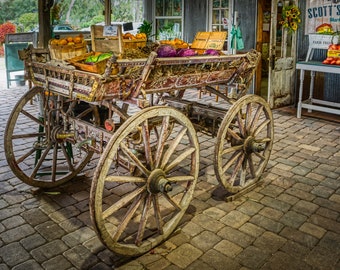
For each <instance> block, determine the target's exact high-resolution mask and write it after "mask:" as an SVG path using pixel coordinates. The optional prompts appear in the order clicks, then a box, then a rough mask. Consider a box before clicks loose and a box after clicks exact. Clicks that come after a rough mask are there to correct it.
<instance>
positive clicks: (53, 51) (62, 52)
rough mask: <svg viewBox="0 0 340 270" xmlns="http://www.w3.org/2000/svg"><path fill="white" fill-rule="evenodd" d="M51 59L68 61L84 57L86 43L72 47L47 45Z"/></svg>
mask: <svg viewBox="0 0 340 270" xmlns="http://www.w3.org/2000/svg"><path fill="white" fill-rule="evenodd" d="M48 48H49V50H50V55H51V59H55V60H68V59H71V58H73V57H76V56H80V55H84V54H86V52H87V49H86V42H85V41H83V42H82V43H78V44H73V45H55V44H49V45H48Z"/></svg>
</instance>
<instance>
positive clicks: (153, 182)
mask: <svg viewBox="0 0 340 270" xmlns="http://www.w3.org/2000/svg"><path fill="white" fill-rule="evenodd" d="M147 188H148V191H149V192H150V193H152V194H157V193H159V192H162V193H167V192H170V191H172V186H171V183H170V182H169V181H168V180H167V179H166V177H165V173H164V172H163V170H161V169H155V170H154V171H152V172H151V174H150V176H149V178H148V180H147Z"/></svg>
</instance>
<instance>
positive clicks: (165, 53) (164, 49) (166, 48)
mask: <svg viewBox="0 0 340 270" xmlns="http://www.w3.org/2000/svg"><path fill="white" fill-rule="evenodd" d="M157 55H158V57H174V56H176V49H175V48H174V47H172V46H171V45H162V46H160V47H159V48H158V49H157Z"/></svg>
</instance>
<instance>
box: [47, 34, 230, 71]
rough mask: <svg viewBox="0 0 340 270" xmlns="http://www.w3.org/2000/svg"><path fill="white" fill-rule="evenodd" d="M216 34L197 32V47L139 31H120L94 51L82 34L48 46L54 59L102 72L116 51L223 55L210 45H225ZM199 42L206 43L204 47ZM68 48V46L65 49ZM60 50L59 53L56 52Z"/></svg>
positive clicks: (122, 55)
mask: <svg viewBox="0 0 340 270" xmlns="http://www.w3.org/2000/svg"><path fill="white" fill-rule="evenodd" d="M99 33H101V32H99ZM97 34H98V33H97ZM97 34H96V32H93V33H91V35H94V36H93V37H97ZM213 34H214V35H215V36H216V34H219V35H218V36H216V37H215V36H212V35H211V33H209V32H204V33H199V34H198V35H197V36H196V37H197V38H199V39H198V40H196V39H195V42H194V43H195V44H196V45H195V47H194V46H190V45H191V44H189V43H188V42H186V41H184V40H182V39H180V38H174V39H172V40H160V41H158V42H150V41H149V42H148V43H147V39H148V36H147V34H146V33H144V32H139V33H137V34H136V35H133V34H132V33H124V34H122V33H121V34H119V35H118V38H117V39H110V40H109V41H110V42H111V43H112V46H109V47H108V48H106V47H105V49H104V50H101V51H97V50H95V49H97V47H92V48H95V49H94V50H93V51H91V52H87V51H84V50H85V44H86V42H85V40H84V38H83V36H82V35H79V36H75V37H72V36H70V37H67V38H62V39H55V38H53V39H51V40H50V42H49V48H50V53H51V55H52V56H53V57H52V59H56V60H67V62H69V63H70V64H71V65H73V66H75V67H76V68H77V69H81V70H83V71H87V72H91V73H97V74H103V73H104V71H105V69H106V63H107V60H108V59H110V58H111V57H112V55H113V54H115V56H116V57H117V59H141V58H148V57H149V55H150V53H151V52H152V51H154V52H156V53H157V56H158V57H160V58H164V57H192V56H196V55H201V56H218V55H222V54H223V53H222V52H221V50H219V49H212V48H210V47H209V46H207V44H208V45H209V44H210V43H211V42H213V43H214V44H215V43H216V44H219V47H222V46H221V45H222V44H223V43H224V42H225V39H224V36H220V33H213ZM222 34H223V35H225V33H222ZM98 35H99V34H98ZM204 38H208V40H205V41H204ZM94 40H95V39H94ZM92 42H93V38H92ZM209 42H210V43H209ZM119 44H120V45H119ZM80 45H81V46H82V47H81V51H79V50H74V49H75V48H77V46H80ZM113 45H114V46H113ZM200 45H202V46H203V45H204V46H203V47H202V46H200ZM111 47H112V48H111ZM66 48H68V49H67V50H65V49H66ZM103 48H104V47H103ZM106 49H108V50H110V52H108V51H106ZM57 53H59V54H58V55H57ZM61 53H62V54H61Z"/></svg>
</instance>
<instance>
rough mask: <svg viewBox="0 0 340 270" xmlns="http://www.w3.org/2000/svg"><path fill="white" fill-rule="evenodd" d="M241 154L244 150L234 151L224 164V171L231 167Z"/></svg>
mask: <svg viewBox="0 0 340 270" xmlns="http://www.w3.org/2000/svg"><path fill="white" fill-rule="evenodd" d="M240 155H242V151H237V152H235V153H233V155H232V156H231V157H230V159H229V160H228V162H227V163H226V164H225V165H224V166H223V169H222V171H223V173H225V172H226V171H227V170H228V169H229V168H230V166H231V165H233V164H234V162H235V161H236V160H237V159H238V158H239V157H240Z"/></svg>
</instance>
